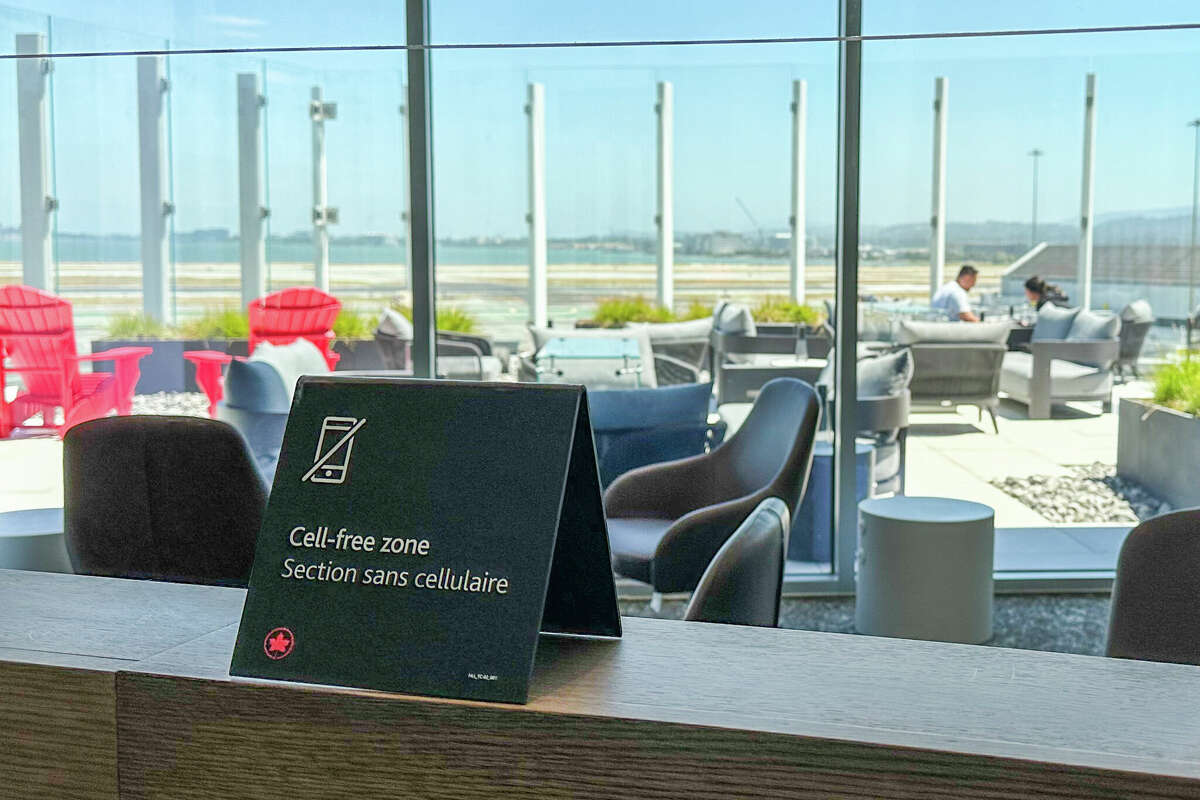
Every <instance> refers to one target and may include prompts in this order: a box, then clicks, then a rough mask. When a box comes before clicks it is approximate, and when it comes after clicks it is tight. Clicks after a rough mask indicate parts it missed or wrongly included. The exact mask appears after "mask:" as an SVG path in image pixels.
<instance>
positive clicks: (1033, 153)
mask: <svg viewBox="0 0 1200 800" xmlns="http://www.w3.org/2000/svg"><path fill="white" fill-rule="evenodd" d="M1045 154H1046V151H1045V150H1042V149H1041V148H1038V147H1035V148H1033V149H1032V150H1030V151H1029V153H1028V155H1030V156H1033V231H1032V233H1031V234H1030V240H1031V241H1030V242H1029V246H1030V247H1036V246H1037V198H1038V191H1037V183H1038V159H1039V158H1041V157H1042V156H1044V155H1045Z"/></svg>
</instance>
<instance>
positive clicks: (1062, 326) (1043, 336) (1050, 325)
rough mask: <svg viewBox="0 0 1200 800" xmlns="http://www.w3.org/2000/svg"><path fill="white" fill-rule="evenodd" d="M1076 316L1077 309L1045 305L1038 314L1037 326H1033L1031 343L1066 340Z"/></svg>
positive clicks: (1050, 304) (1051, 304)
mask: <svg viewBox="0 0 1200 800" xmlns="http://www.w3.org/2000/svg"><path fill="white" fill-rule="evenodd" d="M1078 314H1079V309H1078V308H1060V307H1058V306H1056V305H1054V304H1053V303H1046V305H1044V306H1042V309H1041V311H1039V312H1038V318H1037V324H1036V325H1034V326H1033V341H1035V342H1042V341H1054V340H1062V339H1066V338H1067V334H1068V333H1070V332H1071V323H1073V322H1074V321H1075V317H1076V316H1077V315H1078Z"/></svg>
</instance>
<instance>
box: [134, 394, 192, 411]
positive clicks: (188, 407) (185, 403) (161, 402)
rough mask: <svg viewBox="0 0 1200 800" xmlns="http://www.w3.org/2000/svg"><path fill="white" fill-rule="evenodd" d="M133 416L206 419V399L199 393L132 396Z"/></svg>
mask: <svg viewBox="0 0 1200 800" xmlns="http://www.w3.org/2000/svg"><path fill="white" fill-rule="evenodd" d="M133 413H134V414H169V415H173V416H183V417H207V416H208V398H206V397H205V396H204V395H203V394H202V393H201V392H158V393H157V394H138V395H134V396H133Z"/></svg>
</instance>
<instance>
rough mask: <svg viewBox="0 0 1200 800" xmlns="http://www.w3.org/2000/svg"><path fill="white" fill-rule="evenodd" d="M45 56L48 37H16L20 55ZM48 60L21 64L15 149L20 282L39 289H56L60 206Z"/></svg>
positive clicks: (18, 66)
mask: <svg viewBox="0 0 1200 800" xmlns="http://www.w3.org/2000/svg"><path fill="white" fill-rule="evenodd" d="M45 52H46V37H45V36H43V35H42V34H40V33H18V34H17V53H18V54H19V55H29V54H36V53H45ZM52 68H53V62H52V61H51V60H50V59H48V58H21V59H18V60H17V142H18V144H17V147H18V151H19V153H20V163H21V262H22V265H23V268H22V280H23V281H24V282H25V285H27V286H33V287H35V288H37V289H53V288H54V242H53V238H52V233H53V226H52V225H51V216H50V215H51V214H53V213H54V210H55V209H57V208H58V201H57V200H56V199H55V198H54V197H53V196H51V194H50V187H51V186H52V185H53V183H52V180H51V175H50V125H49V123H48V122H47V116H46V106H47V104H48V102H49V95H50V87H49V76H50V70H51V69H52Z"/></svg>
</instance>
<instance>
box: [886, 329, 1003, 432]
mask: <svg viewBox="0 0 1200 800" xmlns="http://www.w3.org/2000/svg"><path fill="white" fill-rule="evenodd" d="M1009 327H1010V325H1009V323H1008V322H920V321H914V320H901V321H900V322H898V323H897V324H896V342H897V343H898V344H900V345H904V346H906V347H908V349H909V350H910V351H911V352H912V358H913V376H912V382H911V383H910V384H909V391H910V393H911V395H912V404H913V405H914V406H925V407H929V406H934V407H941V406H945V405H949V406H958V405H966V406H976V407H977V408H978V409H979V416H980V418H982V417H983V412H985V411H986V412H987V413H988V416H990V417H991V418H992V428H993V430H995V431H996V433H999V432H1000V427H999V425H998V424H997V422H996V408H997V407H998V406H999V405H1000V394H999V392H1000V369H1001V367H1002V366H1003V363H1004V354H1005V353H1006V352H1008V345H1007V341H1008V331H1009Z"/></svg>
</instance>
